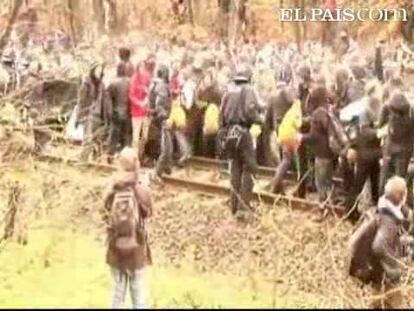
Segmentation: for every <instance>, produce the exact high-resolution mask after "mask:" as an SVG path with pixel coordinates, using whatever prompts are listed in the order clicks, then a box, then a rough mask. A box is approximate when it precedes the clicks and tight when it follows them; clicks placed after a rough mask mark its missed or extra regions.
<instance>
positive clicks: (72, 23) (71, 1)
mask: <svg viewBox="0 0 414 311" xmlns="http://www.w3.org/2000/svg"><path fill="white" fill-rule="evenodd" d="M66 4H67V10H66V12H67V14H68V20H69V28H70V35H71V39H72V42H73V44H74V45H76V44H77V42H78V33H77V25H76V20H75V16H76V11H77V8H78V5H79V3H78V0H67V2H66Z"/></svg>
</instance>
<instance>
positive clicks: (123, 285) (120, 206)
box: [104, 147, 152, 309]
mask: <svg viewBox="0 0 414 311" xmlns="http://www.w3.org/2000/svg"><path fill="white" fill-rule="evenodd" d="M138 169H139V161H138V156H137V154H136V151H135V150H134V149H133V148H130V147H126V148H124V149H123V150H122V151H121V153H120V155H119V170H118V172H117V174H116V175H115V176H114V178H113V181H112V182H111V184H110V186H109V187H108V189H107V191H106V194H105V197H104V202H105V205H104V206H105V211H106V213H105V222H106V223H107V224H108V248H107V253H106V262H107V264H108V265H109V266H110V267H111V273H112V276H113V282H114V285H113V296H112V307H113V308H117V309H119V308H121V307H122V305H123V304H124V302H125V295H126V292H127V288H129V290H130V293H131V299H132V305H133V308H144V307H145V305H144V298H145V297H144V294H145V283H144V273H145V268H146V267H147V266H148V265H151V263H152V258H151V251H150V248H149V244H148V237H147V232H146V227H145V223H146V221H147V219H148V218H149V217H151V215H152V202H151V195H150V191H149V189H148V188H147V187H146V186H144V185H143V184H141V183H140V182H139V180H138Z"/></svg>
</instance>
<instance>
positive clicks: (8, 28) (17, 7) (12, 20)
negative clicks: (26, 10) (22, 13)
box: [0, 0, 23, 51]
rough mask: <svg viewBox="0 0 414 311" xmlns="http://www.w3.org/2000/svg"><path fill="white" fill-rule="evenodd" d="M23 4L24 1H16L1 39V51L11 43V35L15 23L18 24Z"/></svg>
mask: <svg viewBox="0 0 414 311" xmlns="http://www.w3.org/2000/svg"><path fill="white" fill-rule="evenodd" d="M22 4H23V0H15V1H14V6H13V8H12V10H11V14H10V17H9V20H8V21H7V26H6V29H5V30H4V32H3V34H2V35H1V37H0V51H3V49H4V47H5V46H6V45H7V43H8V42H9V38H10V34H11V31H12V28H13V25H14V23H15V22H16V19H17V16H18V15H19V10H20V8H21V6H22Z"/></svg>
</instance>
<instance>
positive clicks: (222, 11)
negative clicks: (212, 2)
mask: <svg viewBox="0 0 414 311" xmlns="http://www.w3.org/2000/svg"><path fill="white" fill-rule="evenodd" d="M217 2H218V11H217V26H218V33H219V37H220V38H221V39H227V37H228V32H229V28H230V26H229V23H230V5H231V0H218V1H217Z"/></svg>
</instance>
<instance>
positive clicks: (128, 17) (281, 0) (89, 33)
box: [0, 0, 403, 47]
mask: <svg viewBox="0 0 414 311" xmlns="http://www.w3.org/2000/svg"><path fill="white" fill-rule="evenodd" d="M173 1H174V0H151V1H150V0H140V1H135V0H122V1H115V0H7V1H4V2H3V5H0V23H1V25H2V26H3V27H2V28H3V29H6V30H7V27H5V26H6V25H7V24H11V25H13V27H12V28H14V29H16V30H17V32H21V31H19V30H29V32H30V33H32V35H34V36H36V35H40V34H48V33H49V34H51V33H55V32H61V33H65V34H67V35H68V36H70V38H71V40H72V41H73V42H74V43H75V44H79V43H80V42H93V40H95V39H96V38H97V37H100V36H102V35H108V36H110V37H115V38H116V37H117V35H119V34H125V33H129V32H135V31H143V32H146V33H147V34H152V35H154V34H155V35H157V36H159V37H164V38H172V37H175V38H177V37H178V38H183V39H184V40H186V41H188V40H191V39H194V38H196V39H199V40H211V39H212V38H220V37H223V36H227V37H229V39H230V41H236V40H237V39H238V38H239V37H240V36H241V35H242V33H241V29H242V28H243V27H245V31H244V35H245V36H246V37H248V38H249V39H254V40H257V41H259V42H263V41H266V40H270V39H271V40H278V41H280V40H283V41H286V40H296V41H298V42H300V41H303V40H305V39H318V38H320V37H321V32H322V27H323V25H322V24H321V23H312V22H307V23H286V22H285V23H283V22H280V21H278V19H277V14H276V9H277V8H278V7H283V8H291V7H298V8H309V7H320V6H323V4H324V2H325V0H309V1H307V0H227V1H226V0H224V1H223V0H206V1H202V0H184V1H183V3H184V5H185V8H186V11H185V14H184V15H185V16H184V18H182V19H181V20H180V21H179V22H177V18H176V17H175V16H174V13H173V9H172V2H173ZM223 3H227V4H226V5H227V7H226V5H225V4H223ZM336 3H337V5H338V7H340V6H341V5H342V6H347V7H367V6H369V7H371V8H383V9H384V8H395V7H399V6H401V5H402V3H403V1H396V0H368V1H365V0H364V1H362V0H338V1H336ZM243 8H245V9H243ZM226 10H227V11H228V18H223V14H224V15H225V11H226ZM51 12H52V14H51ZM13 13H16V16H15V17H16V18H15V20H13V22H12V23H10V21H11V19H12V17H13V16H14V14H13ZM241 19H244V20H246V25H245V26H243V25H242V24H243V21H242V20H241ZM14 22H15V23H14ZM341 27H345V28H347V29H348V30H349V31H350V32H351V33H352V34H353V35H354V36H356V37H358V38H359V39H361V40H363V41H366V40H371V39H373V37H378V36H382V37H385V38H387V39H392V38H394V37H395V34H396V33H398V32H399V23H395V22H381V23H378V22H365V23H362V22H354V23H347V24H344V25H342V26H341ZM223 29H224V30H223ZM5 32H6V31H5ZM372 34H376V36H372ZM0 47H1V45H0Z"/></svg>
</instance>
